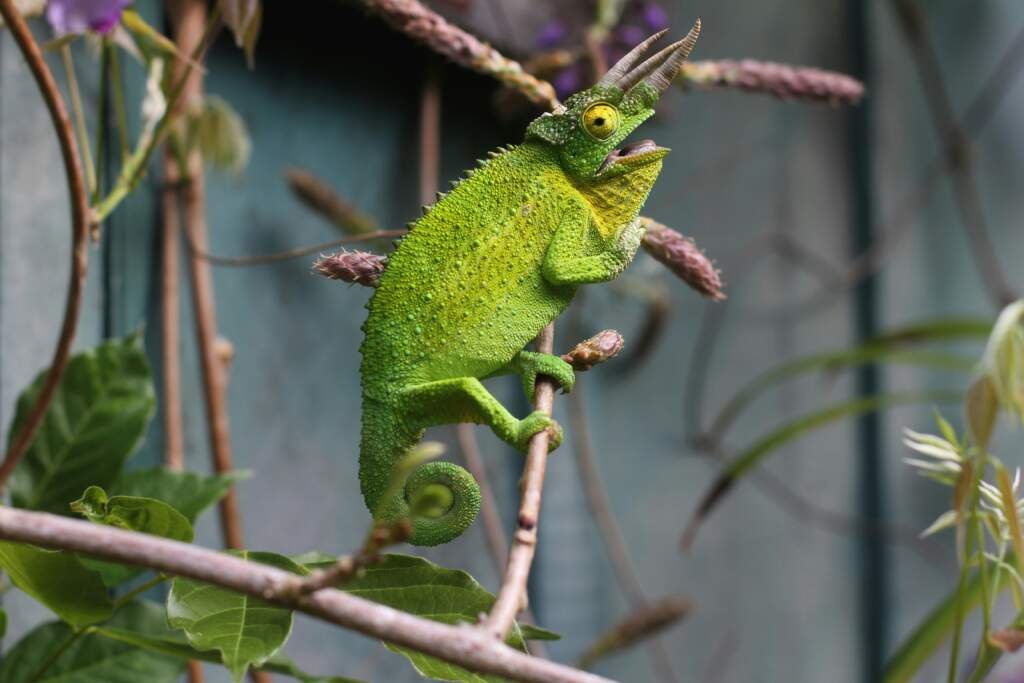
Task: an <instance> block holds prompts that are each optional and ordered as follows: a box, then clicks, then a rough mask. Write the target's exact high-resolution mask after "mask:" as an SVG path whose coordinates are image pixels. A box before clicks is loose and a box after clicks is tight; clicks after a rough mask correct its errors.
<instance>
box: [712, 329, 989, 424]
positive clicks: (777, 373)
mask: <svg viewBox="0 0 1024 683" xmlns="http://www.w3.org/2000/svg"><path fill="white" fill-rule="evenodd" d="M991 328H992V325H991V323H989V322H987V321H979V320H972V319H959V318H950V319H937V320H932V321H926V322H923V323H917V324H914V325H908V326H906V327H902V328H897V329H894V330H891V331H889V332H887V333H885V334H883V335H881V336H879V337H876V338H874V339H872V340H870V341H868V342H865V343H864V344H861V345H860V346H855V347H853V348H851V349H844V350H841V351H830V352H825V353H815V354H811V355H808V356H804V357H801V358H797V359H795V360H792V361H789V362H787V363H783V364H782V365H779V366H777V367H775V368H772V369H770V370H768V371H766V372H764V373H762V374H761V375H759V376H758V377H756V378H754V379H753V380H752V381H751V382H749V383H748V384H746V385H745V386H744V387H743V388H741V389H740V390H739V391H737V392H736V394H735V395H734V396H733V397H732V398H731V399H729V400H728V401H727V402H726V404H725V406H724V407H723V408H722V410H721V411H719V413H718V416H717V417H716V418H715V420H714V422H713V423H712V426H711V429H710V430H709V431H710V433H712V434H721V433H722V432H724V431H725V429H726V428H727V427H728V426H729V425H730V424H731V423H732V422H733V421H734V420H735V419H736V417H737V416H738V415H739V414H740V413H741V412H742V411H743V410H744V409H745V408H746V407H747V406H748V405H750V403H752V402H753V401H754V399H755V398H757V397H758V396H760V395H761V394H763V393H764V392H765V391H767V390H768V389H770V388H772V387H774V386H777V385H779V384H781V383H783V382H786V381H788V380H790V379H793V378H795V377H799V376H800V375H804V374H809V373H813V372H834V371H836V370H840V369H847V368H853V367H857V366H860V365H868V364H871V363H878V362H885V363H893V364H906V365H916V366H924V367H931V368H936V369H940V370H951V371H960V372H969V371H971V370H972V369H973V368H974V365H975V364H974V361H973V360H969V359H966V358H962V357H960V356H955V355H951V354H948V353H937V352H931V351H921V350H914V351H906V350H904V349H901V348H899V346H900V345H903V344H908V343H920V342H925V341H951V340H956V339H965V338H966V339H971V338H984V337H985V336H986V335H987V334H988V332H989V330H990V329H991Z"/></svg>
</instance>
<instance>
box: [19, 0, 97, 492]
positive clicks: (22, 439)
mask: <svg viewBox="0 0 1024 683" xmlns="http://www.w3.org/2000/svg"><path fill="white" fill-rule="evenodd" d="M0 16H2V17H3V19H4V22H5V23H6V24H7V26H8V27H9V28H10V30H11V34H12V35H13V36H14V40H15V41H16V42H17V43H18V48H19V49H20V50H21V53H22V55H24V57H25V61H26V62H28V65H29V68H30V69H31V71H32V75H33V76H34V77H35V79H36V84H37V85H38V86H39V91H40V93H42V96H43V100H44V101H45V102H46V108H47V109H48V110H49V112H50V118H51V119H52V121H53V127H54V131H55V133H56V135H57V140H58V142H59V143H60V151H61V156H62V158H63V161H64V173H65V175H66V177H67V184H68V194H69V195H70V197H71V277H70V278H69V280H68V293H67V299H66V302H65V305H64V322H63V323H62V324H61V330H60V337H59V338H58V340H57V348H56V350H55V351H54V353H53V360H52V361H50V368H49V370H48V371H47V373H46V379H45V381H44V382H43V387H42V389H40V391H39V395H38V397H37V398H36V401H35V404H34V405H33V406H32V408H31V409H30V410H29V412H28V415H27V417H26V418H25V422H24V423H23V424H22V427H21V429H20V430H19V431H18V433H17V434H15V435H14V437H13V438H11V440H10V446H9V447H8V449H7V452H6V453H5V454H4V459H3V463H2V464H0V489H3V487H4V485H5V484H6V483H7V480H8V479H9V478H10V476H11V472H13V471H14V468H15V467H16V466H17V465H18V463H19V462H20V461H21V458H22V456H24V455H25V451H26V450H27V449H28V447H29V444H30V443H31V442H32V438H33V437H34V436H35V433H36V430H37V429H38V428H39V425H40V424H42V421H43V418H44V417H45V416H46V411H47V409H48V408H49V406H50V402H51V401H52V400H53V396H54V393H55V392H56V390H57V386H58V384H59V383H60V380H61V378H62V377H63V376H64V370H65V368H66V367H67V363H68V357H69V355H70V353H71V343H72V342H73V341H74V338H75V329H76V328H77V326H78V315H79V312H80V309H81V305H82V290H83V288H84V285H85V272H86V262H87V260H88V255H89V251H88V236H89V199H88V196H87V195H86V192H85V181H84V179H83V177H82V167H81V162H80V160H79V157H78V148H77V147H76V145H75V135H74V132H73V131H72V128H71V120H70V119H69V118H68V113H67V110H66V109H65V107H64V102H63V100H62V99H61V96H60V91H58V90H57V84H56V83H55V82H54V80H53V75H52V74H51V73H50V70H49V68H48V67H47V66H46V62H45V61H44V60H43V55H42V53H41V52H40V50H39V46H38V45H37V44H36V42H35V38H33V37H32V33H31V32H30V31H29V29H28V26H27V25H26V24H25V20H24V19H22V17H21V14H20V13H19V12H18V10H17V8H15V6H14V3H13V1H12V0H0Z"/></svg>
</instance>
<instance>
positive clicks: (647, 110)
mask: <svg viewBox="0 0 1024 683" xmlns="http://www.w3.org/2000/svg"><path fill="white" fill-rule="evenodd" d="M665 33H666V31H661V32H659V33H655V34H654V35H653V36H651V37H650V38H648V39H647V40H645V41H643V42H642V43H640V44H639V45H637V46H636V47H635V48H633V49H632V50H631V51H630V52H629V54H627V55H626V56H625V57H623V58H622V59H620V60H619V61H618V63H616V64H615V66H613V67H612V68H611V69H609V70H608V73H606V74H605V75H604V77H603V78H602V79H601V80H600V81H599V82H598V83H597V84H596V85H594V86H593V87H591V88H589V89H587V90H582V91H580V92H578V93H576V94H574V95H572V96H571V97H569V98H568V99H566V101H565V104H564V105H563V106H561V107H559V108H558V109H557V110H556V111H554V112H549V113H545V114H543V115H541V116H540V117H539V118H537V119H535V120H534V121H533V123H531V124H530V126H529V127H528V128H527V129H526V139H527V140H537V141H541V142H544V143H547V144H550V145H552V146H553V147H554V148H555V149H556V150H557V152H558V155H559V159H560V161H561V164H562V167H563V168H564V169H565V171H566V172H567V173H568V174H569V176H570V177H572V178H573V179H574V180H575V181H576V182H579V183H581V184H588V185H589V184H594V183H602V182H606V181H608V180H610V179H612V178H616V177H620V176H623V175H625V174H628V173H632V172H635V171H637V170H639V169H642V168H644V167H647V166H650V165H651V164H654V163H656V162H659V161H661V159H662V158H663V157H664V156H665V155H666V154H668V149H666V148H664V147H659V146H657V145H656V144H654V142H653V141H652V140H642V141H640V142H637V143H635V144H632V145H629V146H626V147H622V148H619V147H618V145H619V143H620V142H622V141H623V140H624V139H625V138H626V136H627V135H629V134H630V133H632V132H633V130H635V129H636V127H637V126H639V125H640V124H641V123H643V122H644V121H646V120H647V119H648V118H650V116H651V115H652V114H654V106H655V104H657V102H658V99H659V97H660V96H661V93H663V92H665V90H667V89H668V87H669V85H670V84H671V83H672V81H673V79H674V78H675V77H676V75H677V74H678V73H679V70H680V69H681V68H682V66H683V62H685V61H686V58H687V57H688V56H689V55H690V51H691V50H693V46H694V45H695V44H696V42H697V37H698V36H699V35H700V19H698V20H697V22H696V23H695V24H694V25H693V28H692V29H690V32H689V33H688V34H687V35H686V37H685V38H683V39H682V40H680V41H678V42H676V43H673V44H672V45H669V46H668V47H666V48H665V49H663V50H661V51H660V52H658V53H656V54H654V55H653V56H651V57H649V58H647V59H644V57H645V56H646V53H647V51H648V50H649V49H650V48H651V46H652V45H654V43H656V42H657V41H658V40H659V39H660V38H661V37H662V36H664V35H665ZM656 175H657V173H655V174H654V176H655V177H656ZM653 181H654V178H652V179H651V183H653Z"/></svg>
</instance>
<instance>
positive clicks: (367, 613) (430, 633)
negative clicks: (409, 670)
mask: <svg viewBox="0 0 1024 683" xmlns="http://www.w3.org/2000/svg"><path fill="white" fill-rule="evenodd" d="M0 1H9V0H0ZM0 538H3V539H5V540H9V541H18V542H22V543H31V544H34V545H37V546H40V547H44V548H52V549H55V550H69V551H72V552H78V553H85V554H87V555H92V556H94V557H97V558H100V559H104V560H112V561H114V562H124V563H127V564H131V565H136V566H141V567H147V568H149V569H153V570H154V571H158V572H164V573H167V574H170V575H172V576H185V577H188V578H191V579H195V580H197V581H204V582H206V583H210V584H213V585H215V586H220V587H222V588H226V589H228V590H234V591H238V592H240V593H244V594H246V595H251V596H253V597H260V598H264V599H268V600H271V601H274V602H275V603H277V604H280V605H282V606H283V607H288V608H291V609H296V610H298V611H301V612H304V613H306V614H309V615H312V616H314V617H317V618H319V619H321V620H323V621H327V622H330V623H332V624H337V625H338V626H341V627H343V628H346V629H351V630H354V631H358V632H360V633H363V634H365V635H367V636H371V637H373V638H379V639H382V640H385V641H387V642H389V643H395V644H396V645H401V646H404V647H409V648H412V649H414V650H417V651H419V652H424V653H426V654H429V655H432V656H434V657H438V658H440V659H443V660H445V661H447V662H451V663H452V664H457V665H459V666H464V667H467V668H470V669H473V670H475V671H480V672H483V673H491V674H496V675H498V676H505V677H507V678H511V679H514V680H517V681H528V682H536V683H608V679H606V678H602V677H600V676H595V675H593V674H589V673H586V672H583V671H578V670H576V669H572V668H570V667H567V666H564V665H561V664H555V663H554V662H549V661H546V660H543V659H537V658H536V657H530V656H529V655H526V654H523V653H522V652H519V651H518V650H515V649H513V648H510V647H508V646H506V645H505V644H504V643H502V642H500V641H496V640H494V639H493V638H491V637H490V636H489V635H488V634H486V633H482V632H480V631H479V630H478V629H476V628H473V627H470V626H467V625H461V626H449V625H447V624H442V623H439V622H436V621H430V620H429V619H423V618H420V617H415V616H413V615H411V614H407V613H405V612H400V611H398V610H396V609H392V608H390V607H386V606H384V605H378V604H376V603H373V602H370V601H369V600H364V599H362V598H358V597H356V596H354V595H348V594H347V593H343V592H342V591H339V590H335V589H331V588H328V589H324V590H321V591H317V592H316V593H313V594H311V595H308V596H304V597H299V598H294V599H287V598H285V597H283V596H279V595H278V596H275V589H276V588H277V587H278V586H280V585H281V584H282V583H287V582H290V581H293V580H294V579H295V575H294V574H290V573H288V572H286V571H282V570H280V569H276V568H274V567H271V566H269V565H264V564H259V563H257V562H246V561H245V560H242V559H239V558H237V557H232V556H230V555H226V554H224V553H219V552H216V551H213V550H209V549H207V548H202V547H199V546H196V545H190V544H187V543H179V542H177V541H170V540H167V539H164V538H159V537H157V536H151V535H149V534H142V533H137V532H133V531H125V530H122V529H118V528H115V527H112V526H106V525H102V524H92V523H90V522H85V521H80V520H75V519H68V518H65V517H59V516H57V515H51V514H47V513H43V512H29V511H27V510H17V509H13V508H0Z"/></svg>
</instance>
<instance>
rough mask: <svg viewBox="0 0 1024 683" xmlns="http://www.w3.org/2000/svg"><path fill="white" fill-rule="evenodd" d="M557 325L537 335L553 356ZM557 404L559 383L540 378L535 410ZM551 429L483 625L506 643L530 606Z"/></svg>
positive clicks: (539, 445) (528, 470)
mask: <svg viewBox="0 0 1024 683" xmlns="http://www.w3.org/2000/svg"><path fill="white" fill-rule="evenodd" d="M554 341H555V324H554V323H550V324H548V326H547V327H545V328H544V329H543V330H541V332H540V334H539V335H538V336H537V351H538V352H539V353H551V352H552V351H553V349H554ZM554 402H555V382H554V381H553V380H551V379H550V378H548V377H544V376H540V377H538V378H537V388H536V391H535V393H534V408H535V410H538V411H540V412H542V413H545V414H546V415H551V409H552V407H553V404H554ZM550 436H551V435H550V434H549V433H548V430H546V429H545V430H542V431H540V432H537V433H536V434H534V435H533V438H531V439H530V445H529V450H528V451H527V453H526V465H525V466H524V467H523V477H522V480H521V486H522V495H521V497H520V501H519V514H518V516H517V517H516V525H517V528H516V533H515V535H514V536H513V537H512V547H511V548H510V549H509V553H508V564H507V565H506V567H505V576H504V578H503V579H502V582H501V588H500V589H499V590H498V597H497V599H496V600H495V601H494V606H493V607H492V608H491V612H490V614H488V615H487V618H486V620H485V621H484V622H483V624H481V626H482V627H483V629H484V630H486V631H487V632H488V633H489V634H490V635H491V636H493V637H495V638H497V639H498V640H504V639H505V636H506V634H507V633H508V630H509V629H510V628H511V627H512V622H513V621H514V620H515V618H516V614H518V613H519V611H520V610H521V609H522V608H523V607H524V605H525V603H526V582H527V580H528V579H529V578H530V567H531V565H532V564H533V557H534V555H535V554H536V552H537V526H538V524H539V522H540V503H541V498H542V496H543V492H544V472H545V470H546V468H547V462H548V442H549V441H550Z"/></svg>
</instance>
